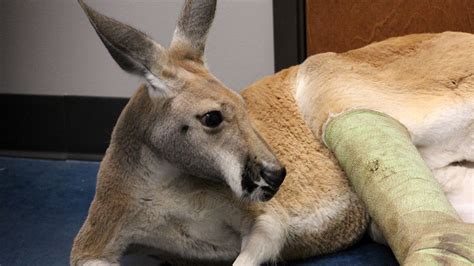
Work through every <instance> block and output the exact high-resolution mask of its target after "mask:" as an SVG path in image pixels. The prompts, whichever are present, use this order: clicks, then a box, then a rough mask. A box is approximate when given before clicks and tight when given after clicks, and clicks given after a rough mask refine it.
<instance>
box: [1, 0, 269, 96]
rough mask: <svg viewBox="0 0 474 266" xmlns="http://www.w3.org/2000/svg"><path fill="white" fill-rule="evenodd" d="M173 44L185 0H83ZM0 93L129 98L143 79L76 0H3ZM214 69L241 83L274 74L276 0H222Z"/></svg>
mask: <svg viewBox="0 0 474 266" xmlns="http://www.w3.org/2000/svg"><path fill="white" fill-rule="evenodd" d="M86 1H87V2H88V3H89V4H90V5H91V6H92V7H94V8H95V9H97V10H99V11H100V12H102V13H105V14H107V15H109V16H112V17H114V18H117V19H118V20H120V21H122V22H125V23H128V24H131V25H133V26H135V27H137V28H139V29H141V30H142V31H144V32H146V33H148V34H149V35H150V36H152V37H153V38H154V39H155V40H156V41H158V42H159V43H161V44H162V45H164V46H168V45H169V43H170V41H171V37H172V33H173V31H174V27H175V22H176V19H177V16H178V13H179V11H180V9H181V5H182V4H183V0H86ZM0 4H1V10H0V60H1V65H0V82H1V83H0V93H20V94H42V95H64V94H67V95H90V96H117V97H128V96H130V95H131V94H132V93H133V91H134V90H135V89H136V88H137V87H138V85H139V84H140V82H141V81H140V80H139V79H138V78H136V77H133V76H131V75H129V74H126V73H125V72H123V71H122V70H121V69H120V68H119V67H118V66H117V65H116V63H115V62H114V61H113V59H112V58H111V56H110V55H109V54H108V52H107V50H106V49H105V47H104V46H103V44H102V43H101V42H100V40H99V38H98V37H97V36H96V33H95V32H94V30H93V29H92V27H91V25H90V24H89V21H88V20H87V18H86V16H85V15H84V14H83V12H82V10H81V8H80V7H79V4H78V3H77V2H76V1H75V0H0ZM206 54H207V62H208V65H209V67H210V69H211V71H212V72H213V73H214V74H215V75H216V76H217V77H218V78H220V79H221V80H222V81H223V82H224V83H225V84H227V85H228V86H229V87H231V88H233V89H235V90H240V89H242V88H244V87H245V86H246V85H249V84H250V83H252V82H253V81H256V80H258V79H259V78H261V77H262V76H265V75H269V74H271V73H273V64H274V60H273V22H272V1H271V0H219V1H218V8H217V14H216V19H215V21H214V25H213V28H212V29H211V32H210V35H209V40H208V45H207V48H206Z"/></svg>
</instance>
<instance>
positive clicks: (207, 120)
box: [201, 111, 222, 128]
mask: <svg viewBox="0 0 474 266" xmlns="http://www.w3.org/2000/svg"><path fill="white" fill-rule="evenodd" d="M201 123H202V124H203V125H204V126H206V127H211V128H214V127H218V126H219V125H220V124H221V123H222V114H221V112H219V111H211V112H209V113H207V114H205V115H203V116H202V117H201Z"/></svg>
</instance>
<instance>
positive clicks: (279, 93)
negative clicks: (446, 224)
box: [242, 67, 367, 258]
mask: <svg viewBox="0 0 474 266" xmlns="http://www.w3.org/2000/svg"><path fill="white" fill-rule="evenodd" d="M297 71H298V68H297V67H294V68H291V69H288V70H284V71H282V72H280V73H278V74H276V75H274V76H271V77H267V78H265V79H263V80H261V81H259V82H257V83H255V84H253V85H251V86H250V87H249V88H247V89H246V90H244V91H243V92H242V95H243V97H244V99H245V101H246V102H247V107H248V111H249V114H250V117H251V118H252V122H253V123H254V125H255V126H256V128H257V130H258V131H259V133H260V134H261V135H262V136H263V138H264V139H265V140H266V141H267V142H268V144H270V146H271V147H272V150H273V151H274V152H275V153H276V154H277V156H278V158H279V160H281V161H282V162H283V163H284V164H285V165H286V167H287V170H288V176H287V178H286V180H285V182H284V183H283V185H282V187H281V188H280V191H279V192H278V194H277V195H276V196H275V198H274V199H273V200H272V201H270V202H269V203H268V204H269V205H272V206H274V207H275V208H279V209H283V210H285V212H286V213H287V215H288V219H289V221H288V223H289V225H290V228H291V229H290V230H289V231H288V234H289V235H290V236H289V238H288V239H289V240H288V242H287V243H286V248H285V249H284V251H283V254H284V255H283V257H284V258H302V257H308V256H311V255H316V254H323V253H328V252H334V251H336V250H339V249H342V248H344V247H347V245H349V244H350V243H353V242H354V241H355V240H356V239H357V238H358V237H359V236H360V234H361V233H362V232H363V231H364V229H365V223H366V219H367V218H366V216H365V211H364V208H363V207H362V204H361V202H360V201H359V200H358V198H357V196H356V195H355V194H354V192H352V190H351V188H350V187H349V184H348V181H347V179H346V178H345V176H344V174H343V172H342V171H341V169H340V168H339V166H338V165H337V162H336V161H335V159H334V157H333V156H332V154H331V153H330V152H329V151H328V150H327V149H326V147H325V146H324V145H323V144H322V143H321V142H318V141H316V140H315V138H314V136H313V134H312V132H311V130H310V129H309V128H308V126H307V125H306V124H305V122H304V120H303V119H302V117H301V115H300V114H299V112H298V107H297V105H296V102H295V100H294V97H293V96H292V93H291V92H292V87H293V86H294V81H295V78H296V73H297ZM327 210H338V212H335V213H334V214H333V215H329V213H327V212H326V211H327ZM305 217H311V218H310V219H309V221H308V222H307V223H301V224H298V223H297V221H298V220H299V219H301V218H305ZM316 228H317V229H316Z"/></svg>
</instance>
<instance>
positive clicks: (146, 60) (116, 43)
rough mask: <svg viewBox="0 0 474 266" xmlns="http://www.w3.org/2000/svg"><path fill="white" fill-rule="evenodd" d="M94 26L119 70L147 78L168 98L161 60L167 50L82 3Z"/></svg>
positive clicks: (155, 88) (145, 36)
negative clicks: (162, 76) (163, 81)
mask: <svg viewBox="0 0 474 266" xmlns="http://www.w3.org/2000/svg"><path fill="white" fill-rule="evenodd" d="M78 1H79V4H80V5H81V7H82V9H83V10H84V11H85V13H86V15H87V17H88V18H89V20H90V22H91V24H92V26H93V27H94V29H95V31H96V32H97V34H98V35H99V37H100V39H101V40H102V42H103V43H104V45H105V47H107V50H108V51H109V53H110V54H111V55H112V57H113V58H114V59H115V61H116V62H117V63H118V64H119V66H120V67H121V68H122V69H123V70H125V71H127V72H129V73H132V74H137V75H140V76H142V77H145V78H146V79H147V80H148V81H149V82H150V84H151V86H152V87H153V89H154V90H155V91H154V93H157V94H166V93H167V92H168V91H167V88H166V86H165V85H164V84H163V83H162V82H161V81H160V80H159V78H158V74H159V73H160V69H161V67H160V63H159V62H160V58H161V57H162V56H163V55H164V53H165V49H164V48H163V47H162V46H161V45H159V44H158V43H156V42H155V41H153V40H152V39H151V38H150V37H148V36H147V35H146V34H145V33H143V32H141V31H139V30H136V29H134V28H132V27H130V26H129V25H126V24H123V23H121V22H118V21H117V20H115V19H113V18H109V17H107V16H105V15H102V14H100V13H99V12H97V11H95V10H94V9H92V8H90V7H89V6H88V5H86V4H85V3H84V1H83V0H78Z"/></svg>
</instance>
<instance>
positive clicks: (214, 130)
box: [79, 0, 286, 201]
mask: <svg viewBox="0 0 474 266" xmlns="http://www.w3.org/2000/svg"><path fill="white" fill-rule="evenodd" d="M79 3H80V4H81V6H82V8H83V9H84V11H85V13H86V14H87V16H88V17H89V20H90V21H91V23H92V25H93V26H94V28H95V30H96V32H97V33H98V35H99V37H100V39H101V40H102V42H103V43H104V44H105V46H106V47H107V49H108V50H109V52H110V54H111V55H112V57H113V58H114V59H115V61H116V62H117V63H118V64H119V65H120V67H121V68H122V69H124V70H125V71H127V72H130V73H133V74H137V75H140V76H142V77H144V78H145V79H146V80H147V81H148V83H149V85H148V88H149V89H148V96H147V97H148V99H149V100H150V102H152V103H153V105H154V106H155V108H152V109H151V110H152V111H151V113H149V114H141V115H143V116H146V117H148V119H143V123H144V124H145V125H141V126H143V127H145V128H146V130H144V131H145V132H147V134H144V135H143V136H144V137H143V139H142V140H141V141H142V143H143V144H144V145H147V146H148V147H149V148H151V150H152V151H154V152H155V153H156V154H157V156H159V157H160V158H162V159H164V160H166V161H167V162H169V163H171V164H172V165H174V166H176V167H177V168H178V169H180V170H181V171H182V172H184V173H185V174H187V175H189V176H194V177H195V178H205V179H211V180H214V181H218V182H224V183H226V184H227V185H228V186H229V187H230V188H231V189H232V191H233V192H234V193H235V194H236V195H237V196H238V197H241V198H244V199H249V200H253V201H266V200H269V199H270V198H272V197H273V195H274V194H275V193H276V191H277V190H278V188H279V187H280V185H281V183H282V182H283V179H284V177H285V174H286V172H285V168H284V167H283V166H282V165H281V164H280V163H279V161H278V160H277V158H276V157H275V155H274V154H273V153H272V151H271V150H270V148H269V147H268V145H267V143H266V142H265V141H264V140H263V139H262V138H261V137H260V136H259V134H258V133H257V132H256V131H255V130H254V128H253V127H252V125H251V123H250V120H249V116H248V114H247V111H246V107H245V102H244V101H243V99H242V98H241V97H240V96H239V95H238V94H237V93H235V92H233V91H232V90H230V89H229V88H227V87H226V86H225V85H223V84H222V83H221V82H219V81H218V80H217V79H216V78H215V77H214V76H213V75H212V74H211V73H210V72H209V70H208V69H207V68H206V66H205V64H204V58H203V55H204V49H205V42H206V38H207V33H208V31H209V28H210V26H211V24H212V21H213V19H214V13H215V9H216V0H187V1H186V3H185V5H184V8H183V10H182V12H181V15H180V18H179V20H178V24H177V27H176V30H175V33H174V36H173V40H172V43H171V47H170V48H169V49H165V48H163V47H162V46H161V45H159V44H158V43H156V42H155V41H153V40H152V39H151V38H150V37H148V36H147V35H146V34H144V33H142V32H140V31H138V30H136V29H134V28H132V27H130V26H128V25H125V24H123V23H120V22H118V21H116V20H114V19H112V18H109V17H107V16H104V15H102V14H100V13H98V12H97V11H95V10H93V9H92V8H90V7H89V6H87V5H86V4H85V3H84V2H83V1H82V0H79ZM149 117H152V119H149Z"/></svg>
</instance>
